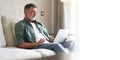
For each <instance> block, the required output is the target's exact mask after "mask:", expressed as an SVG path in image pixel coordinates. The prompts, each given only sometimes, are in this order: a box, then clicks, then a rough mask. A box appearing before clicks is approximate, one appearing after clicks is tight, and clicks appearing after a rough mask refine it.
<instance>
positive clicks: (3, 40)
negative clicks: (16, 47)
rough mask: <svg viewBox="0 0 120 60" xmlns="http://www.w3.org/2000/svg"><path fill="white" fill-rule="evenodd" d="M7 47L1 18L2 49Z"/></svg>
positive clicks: (0, 37)
mask: <svg viewBox="0 0 120 60" xmlns="http://www.w3.org/2000/svg"><path fill="white" fill-rule="evenodd" d="M5 46H6V40H5V36H4V33H3V27H2V24H1V17H0V47H5Z"/></svg>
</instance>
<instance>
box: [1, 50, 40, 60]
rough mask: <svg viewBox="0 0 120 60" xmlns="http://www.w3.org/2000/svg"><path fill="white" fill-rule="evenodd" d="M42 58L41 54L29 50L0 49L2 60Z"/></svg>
mask: <svg viewBox="0 0 120 60" xmlns="http://www.w3.org/2000/svg"><path fill="white" fill-rule="evenodd" d="M34 58H41V54H40V53H38V52H36V51H33V50H27V49H20V48H0V60H6V59H7V60H23V59H34Z"/></svg>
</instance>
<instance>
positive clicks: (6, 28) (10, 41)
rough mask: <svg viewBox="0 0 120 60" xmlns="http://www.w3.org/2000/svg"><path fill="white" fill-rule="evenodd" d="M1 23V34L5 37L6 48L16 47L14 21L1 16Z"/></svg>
mask: <svg viewBox="0 0 120 60" xmlns="http://www.w3.org/2000/svg"><path fill="white" fill-rule="evenodd" d="M1 23H2V26H3V32H4V35H5V40H6V46H16V39H15V34H14V25H15V21H14V20H10V19H8V18H6V17H5V16H2V17H1Z"/></svg>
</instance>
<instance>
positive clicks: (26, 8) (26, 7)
mask: <svg viewBox="0 0 120 60" xmlns="http://www.w3.org/2000/svg"><path fill="white" fill-rule="evenodd" d="M31 7H33V8H37V6H36V5H35V4H33V3H29V4H26V5H25V7H24V11H25V10H29V9H30V8H31Z"/></svg>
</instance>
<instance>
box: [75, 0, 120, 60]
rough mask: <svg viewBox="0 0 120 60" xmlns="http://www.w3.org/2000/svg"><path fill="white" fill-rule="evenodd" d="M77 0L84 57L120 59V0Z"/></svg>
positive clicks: (89, 59)
mask: <svg viewBox="0 0 120 60" xmlns="http://www.w3.org/2000/svg"><path fill="white" fill-rule="evenodd" d="M77 2H78V10H77V13H78V14H77V17H78V18H77V19H78V20H77V28H78V29H77V39H78V41H80V44H79V45H80V60H120V1H119V0H77Z"/></svg>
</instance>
